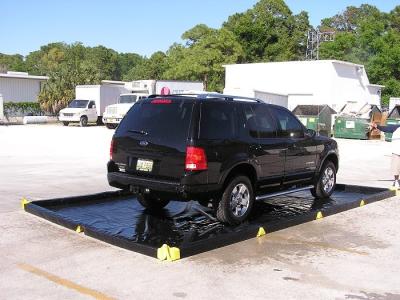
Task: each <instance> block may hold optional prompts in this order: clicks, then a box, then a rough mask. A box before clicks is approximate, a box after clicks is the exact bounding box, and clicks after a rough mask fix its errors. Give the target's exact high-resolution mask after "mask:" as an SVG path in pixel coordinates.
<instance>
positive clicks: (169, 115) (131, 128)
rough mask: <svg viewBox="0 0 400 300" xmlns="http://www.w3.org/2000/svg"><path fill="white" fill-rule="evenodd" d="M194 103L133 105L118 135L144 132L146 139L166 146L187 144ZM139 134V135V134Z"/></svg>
mask: <svg viewBox="0 0 400 300" xmlns="http://www.w3.org/2000/svg"><path fill="white" fill-rule="evenodd" d="M192 107H193V103H190V102H188V101H184V100H173V101H172V102H168V103H165V102H164V103H151V101H142V102H138V103H137V104H135V105H133V106H132V108H131V109H130V110H129V112H128V113H127V115H126V116H125V117H124V118H123V119H122V121H121V123H120V125H119V126H118V130H117V132H118V134H126V133H128V134H135V132H144V133H147V134H146V135H145V137H146V139H148V140H151V141H152V142H157V143H161V144H164V145H181V144H183V143H186V140H187V138H188V131H189V126H190V119H191V116H192ZM137 134H138V133H137Z"/></svg>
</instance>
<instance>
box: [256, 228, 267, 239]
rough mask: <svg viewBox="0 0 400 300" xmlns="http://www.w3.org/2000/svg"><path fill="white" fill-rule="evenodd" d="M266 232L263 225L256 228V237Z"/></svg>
mask: <svg viewBox="0 0 400 300" xmlns="http://www.w3.org/2000/svg"><path fill="white" fill-rule="evenodd" d="M266 234H267V233H266V231H265V229H264V227H260V228H258V232H257V237H261V236H264V235H266Z"/></svg>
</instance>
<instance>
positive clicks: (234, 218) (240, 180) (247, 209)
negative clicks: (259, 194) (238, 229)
mask: <svg viewBox="0 0 400 300" xmlns="http://www.w3.org/2000/svg"><path fill="white" fill-rule="evenodd" d="M253 204H254V192H253V185H252V184H251V181H250V179H249V178H248V177H247V176H243V175H238V176H235V177H233V178H232V179H231V180H230V181H229V183H228V184H227V186H226V187H225V189H224V192H223V194H222V197H221V200H220V201H219V203H217V204H216V205H217V207H216V215H217V219H218V220H219V221H221V222H223V223H227V224H230V225H237V224H240V223H242V222H243V221H244V220H245V219H246V218H247V217H248V216H249V214H250V213H251V209H252V208H253Z"/></svg>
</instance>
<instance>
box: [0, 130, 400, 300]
mask: <svg viewBox="0 0 400 300" xmlns="http://www.w3.org/2000/svg"><path fill="white" fill-rule="evenodd" d="M112 134H113V130H108V129H106V128H105V127H100V126H89V127H87V128H80V127H77V126H69V127H63V126H60V125H27V126H8V127H6V126H0V145H1V146H0V228H1V238H0V254H1V255H0V298H1V299H61V298H62V299H90V298H93V297H94V298H98V299H158V298H165V299H225V298H226V299H244V298H246V299H299V298H303V299H400V276H399V270H400V258H399V253H400V234H399V229H400V221H399V217H398V216H399V215H400V201H399V197H394V198H390V199H387V200H383V201H379V202H377V203H373V204H370V205H367V206H364V207H362V208H357V209H353V210H350V211H346V212H344V213H340V214H337V215H334V216H330V217H328V218H323V219H321V220H318V221H314V222H310V223H305V224H302V225H299V226H295V227H291V228H288V229H285V230H281V231H278V232H274V233H269V234H267V235H266V236H264V237H261V238H258V239H256V238H254V239H251V240H248V241H245V242H240V243H237V244H234V245H231V246H227V247H223V248H220V249H216V250H213V251H210V252H206V253H202V254H200V255H196V256H193V257H190V258H186V259H182V260H179V261H176V262H174V263H167V262H161V261H157V260H155V259H154V258H150V257H146V256H143V255H140V254H137V253H134V252H130V251H126V250H123V249H120V248H117V247H114V246H111V245H108V244H105V243H102V242H99V241H97V240H94V239H91V238H89V237H86V236H84V235H80V234H78V233H75V232H73V231H70V230H67V229H65V228H62V227H59V226H57V225H54V224H52V223H49V222H47V221H45V220H42V219H40V218H37V217H35V216H33V215H30V214H27V213H25V212H24V211H23V210H22V209H21V207H20V199H21V198H22V197H27V198H28V199H29V200H37V199H46V198H54V197H64V196H73V195H82V194H90V193H96V192H102V191H106V190H112V188H110V187H109V186H108V184H107V180H106V162H107V160H108V157H109V143H110V140H111V137H112ZM338 143H339V149H340V155H341V157H340V169H339V174H338V182H339V183H345V184H356V185H365V186H374V187H388V186H389V185H390V184H391V175H390V170H389V163H390V147H389V143H386V142H383V141H358V140H338Z"/></svg>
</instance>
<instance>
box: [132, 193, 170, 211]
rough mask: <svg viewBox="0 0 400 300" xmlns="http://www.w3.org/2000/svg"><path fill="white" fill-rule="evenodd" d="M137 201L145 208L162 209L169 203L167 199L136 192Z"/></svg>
mask: <svg viewBox="0 0 400 300" xmlns="http://www.w3.org/2000/svg"><path fill="white" fill-rule="evenodd" d="M137 200H138V202H139V203H140V204H141V205H142V206H143V207H144V208H147V209H152V210H155V209H162V208H164V207H165V206H167V204H168V203H169V199H165V198H161V197H157V196H155V195H152V194H138V195H137Z"/></svg>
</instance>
